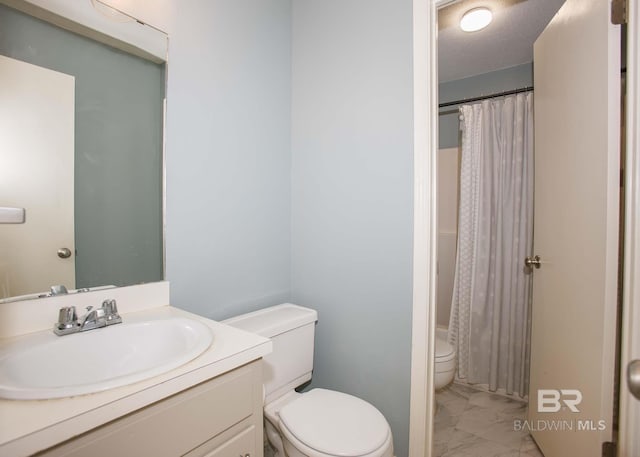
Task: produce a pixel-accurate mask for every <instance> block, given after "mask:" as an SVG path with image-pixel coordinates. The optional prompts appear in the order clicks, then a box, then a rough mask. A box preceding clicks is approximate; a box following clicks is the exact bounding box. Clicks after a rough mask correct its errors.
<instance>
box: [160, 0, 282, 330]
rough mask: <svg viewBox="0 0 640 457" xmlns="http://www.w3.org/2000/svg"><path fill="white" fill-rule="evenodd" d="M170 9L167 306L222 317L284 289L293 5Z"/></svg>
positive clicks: (275, 298)
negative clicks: (168, 281) (168, 300)
mask: <svg viewBox="0 0 640 457" xmlns="http://www.w3.org/2000/svg"><path fill="white" fill-rule="evenodd" d="M174 9H175V11H173V14H172V15H171V18H172V19H171V20H172V21H173V22H172V23H171V24H170V30H169V35H170V46H169V56H170V64H169V79H168V94H167V100H168V107H167V110H168V119H167V277H168V279H169V280H170V281H171V302H172V303H173V304H174V305H175V306H179V307H181V308H185V309H188V310H190V311H193V312H196V313H198V314H201V315H203V316H207V317H211V318H214V319H223V318H226V317H229V316H232V315H235V314H239V313H242V312H245V311H248V310H253V309H256V308H260V307H263V306H266V305H272V304H276V303H281V302H283V301H287V300H288V299H289V289H290V253H291V247H290V238H291V237H290V232H291V216H290V214H291V213H290V206H291V205H290V200H291V145H290V134H291V114H290V111H291V107H290V105H291V94H290V88H291V57H290V52H291V46H290V43H291V34H290V28H291V4H290V1H289V0H261V1H259V2H256V1H246V0H244V1H239V0H215V1H212V0H192V1H188V2H185V1H180V2H178V1H176V2H175V4H174Z"/></svg>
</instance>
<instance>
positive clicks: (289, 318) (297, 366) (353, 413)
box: [224, 303, 393, 457]
mask: <svg viewBox="0 0 640 457" xmlns="http://www.w3.org/2000/svg"><path fill="white" fill-rule="evenodd" d="M317 320H318V314H317V313H316V311H314V310H312V309H308V308H303V307H301V306H297V305H292V304H290V303H285V304H282V305H277V306H272V307H270V308H265V309H262V310H259V311H256V312H253V313H249V314H243V315H240V316H237V317H233V318H231V319H228V320H226V321H224V323H225V324H228V325H231V326H234V327H237V328H240V329H242V330H247V331H249V332H253V333H257V334H259V335H262V336H265V337H268V338H271V340H272V342H273V352H272V353H271V354H268V355H267V356H266V357H265V358H264V362H265V363H264V365H263V370H264V374H263V376H264V388H265V406H264V416H265V429H266V434H267V438H268V440H269V442H270V443H271V445H272V446H273V447H274V448H275V449H276V451H277V454H276V456H277V457H285V456H288V457H303V456H308V457H337V456H340V457H356V456H358V457H393V438H392V436H391V428H390V427H389V424H388V423H387V421H386V419H385V418H384V416H383V415H382V413H380V411H378V410H377V409H376V408H375V407H374V406H372V405H371V404H369V403H367V402H366V401H364V400H361V399H360V398H357V397H354V396H352V395H347V394H344V393H340V392H335V391H332V390H325V389H312V390H310V391H309V392H305V393H298V392H296V391H295V390H294V389H295V388H296V387H298V386H300V385H302V384H304V383H305V382H307V381H309V380H310V379H311V371H312V370H313V344H314V335H315V322H316V321H317Z"/></svg>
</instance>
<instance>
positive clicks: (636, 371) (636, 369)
mask: <svg viewBox="0 0 640 457" xmlns="http://www.w3.org/2000/svg"><path fill="white" fill-rule="evenodd" d="M627 385H628V386H629V392H631V394H632V395H633V396H634V397H636V398H637V399H638V400H640V359H636V360H633V361H631V362H629V366H627Z"/></svg>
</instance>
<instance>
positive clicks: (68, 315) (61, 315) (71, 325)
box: [53, 306, 79, 335]
mask: <svg viewBox="0 0 640 457" xmlns="http://www.w3.org/2000/svg"><path fill="white" fill-rule="evenodd" d="M78 325H79V323H78V315H77V314H76V307H75V306H65V307H63V308H60V311H58V322H56V324H55V325H54V327H53V331H54V332H55V334H56V335H65V334H67V333H71V332H73V331H75V329H76V327H78Z"/></svg>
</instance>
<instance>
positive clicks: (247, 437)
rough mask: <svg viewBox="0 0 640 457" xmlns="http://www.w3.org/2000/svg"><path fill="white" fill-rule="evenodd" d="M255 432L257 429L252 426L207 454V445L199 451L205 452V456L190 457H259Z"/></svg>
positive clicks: (190, 456)
mask: <svg viewBox="0 0 640 457" xmlns="http://www.w3.org/2000/svg"><path fill="white" fill-rule="evenodd" d="M255 430H256V428H255V427H254V426H253V425H252V426H251V427H249V428H248V429H246V430H244V431H242V432H240V433H238V434H237V435H236V436H234V437H233V438H231V439H229V440H228V441H226V442H224V443H222V444H221V445H219V446H217V447H216V448H215V449H212V450H210V451H209V452H207V451H206V450H205V449H204V448H205V446H206V445H205V446H202V448H200V449H198V450H197V451H201V452H205V453H204V454H201V453H200V452H197V453H195V452H194V453H190V454H189V455H188V457H195V456H196V455H197V456H202V457H257V454H256V452H255V442H256V438H255Z"/></svg>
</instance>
